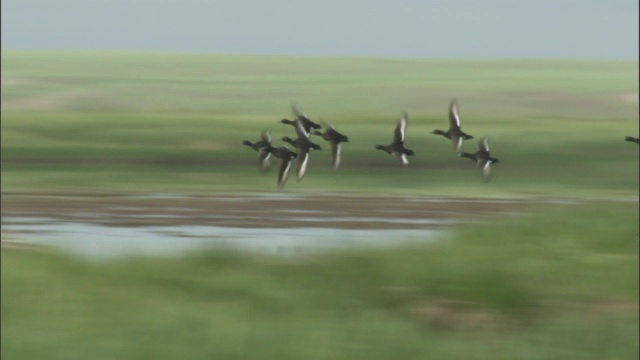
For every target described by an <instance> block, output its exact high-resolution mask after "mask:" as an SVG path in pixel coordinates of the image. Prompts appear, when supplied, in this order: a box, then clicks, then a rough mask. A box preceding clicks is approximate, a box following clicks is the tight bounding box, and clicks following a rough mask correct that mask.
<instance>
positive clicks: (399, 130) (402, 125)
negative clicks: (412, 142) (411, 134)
mask: <svg viewBox="0 0 640 360" xmlns="http://www.w3.org/2000/svg"><path fill="white" fill-rule="evenodd" d="M408 121H409V119H408V116H407V114H406V113H404V114H402V116H401V117H400V120H398V125H396V129H395V130H394V132H393V144H404V136H405V130H406V129H407V122H408Z"/></svg>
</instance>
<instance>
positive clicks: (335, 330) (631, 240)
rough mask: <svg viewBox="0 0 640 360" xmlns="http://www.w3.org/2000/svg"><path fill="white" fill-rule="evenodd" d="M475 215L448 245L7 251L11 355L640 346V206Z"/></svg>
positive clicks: (378, 353) (250, 355)
mask: <svg viewBox="0 0 640 360" xmlns="http://www.w3.org/2000/svg"><path fill="white" fill-rule="evenodd" d="M537 210H538V211H535V212H534V213H535V215H527V216H524V215H521V216H514V217H512V218H509V219H504V220H503V222H502V223H501V224H500V225H499V226H496V224H495V223H490V224H475V225H472V224H470V225H465V226H463V227H461V228H459V229H458V230H457V231H455V232H454V233H453V234H452V235H451V237H450V238H448V239H443V240H445V241H442V242H440V243H435V244H431V245H420V246H413V247H409V248H399V249H395V250H391V251H379V250H371V251H365V250H362V251H355V252H351V253H339V254H326V255H323V256H319V257H317V258H312V259H308V258H304V259H300V260H295V259H293V260H292V259H288V260H287V259H278V258H262V257H255V256H249V255H240V254H233V253H228V254H224V253H204V254H194V255H190V256H186V257H184V258H178V259H163V258H155V259H150V258H133V259H126V260H119V261H115V262H105V263H95V262H87V261H84V260H81V259H77V258H75V259H72V258H69V257H67V256H64V255H60V254H54V253H49V252H46V251H45V252H21V251H18V250H13V251H5V250H4V249H3V251H2V255H1V256H2V272H1V274H2V285H3V288H2V290H3V291H2V301H1V303H2V330H3V331H2V350H1V351H2V356H3V357H5V356H6V357H7V358H11V359H26V358H41V357H46V358H49V359H86V358H87V357H91V358H94V359H113V358H121V359H140V358H153V359H178V358H191V359H201V358H202V359H205V358H206V359H212V358H242V359H266V358H290V359H312V358H314V359H315V358H331V359H354V358H355V359H389V358H396V357H401V358H406V359H424V358H438V359H469V358H475V359H552V358H563V359H591V358H597V359H633V358H636V357H637V354H638V338H637V335H638V281H639V280H638V265H639V264H638V221H637V218H638V209H637V206H636V205H635V204H629V205H625V204H620V203H617V204H613V203H600V204H589V205H583V206H568V207H562V208H557V207H556V208H553V209H552V208H549V207H544V208H540V209H537Z"/></svg>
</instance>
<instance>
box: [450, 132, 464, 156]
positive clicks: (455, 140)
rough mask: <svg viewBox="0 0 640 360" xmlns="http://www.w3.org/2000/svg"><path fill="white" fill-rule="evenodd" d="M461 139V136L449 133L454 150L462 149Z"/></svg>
mask: <svg viewBox="0 0 640 360" xmlns="http://www.w3.org/2000/svg"><path fill="white" fill-rule="evenodd" d="M463 140H464V139H463V138H462V136H460V135H455V134H451V143H452V144H453V148H454V149H456V152H460V149H462V141H463Z"/></svg>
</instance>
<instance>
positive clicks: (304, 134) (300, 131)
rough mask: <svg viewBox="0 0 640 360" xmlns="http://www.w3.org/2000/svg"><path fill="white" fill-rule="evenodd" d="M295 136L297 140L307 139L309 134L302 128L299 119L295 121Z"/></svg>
mask: <svg viewBox="0 0 640 360" xmlns="http://www.w3.org/2000/svg"><path fill="white" fill-rule="evenodd" d="M295 128H296V135H298V139H309V132H308V131H307V129H305V128H304V125H303V124H302V121H301V120H300V119H298V120H296V121H295Z"/></svg>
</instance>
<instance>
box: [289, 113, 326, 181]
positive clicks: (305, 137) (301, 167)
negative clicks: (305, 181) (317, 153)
mask: <svg viewBox="0 0 640 360" xmlns="http://www.w3.org/2000/svg"><path fill="white" fill-rule="evenodd" d="M296 134H297V135H298V138H297V139H295V140H294V139H291V138H290V137H288V136H285V137H283V138H282V141H285V142H288V143H289V144H291V145H293V146H295V147H296V149H297V151H298V158H297V171H296V177H297V179H298V181H300V180H302V178H303V177H304V174H305V173H306V172H307V164H308V163H309V152H310V150H311V149H314V150H320V149H322V148H321V147H320V145H318V144H314V143H312V142H311V140H309V133H308V132H306V131H305V130H304V127H303V125H302V122H300V121H298V122H296Z"/></svg>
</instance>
